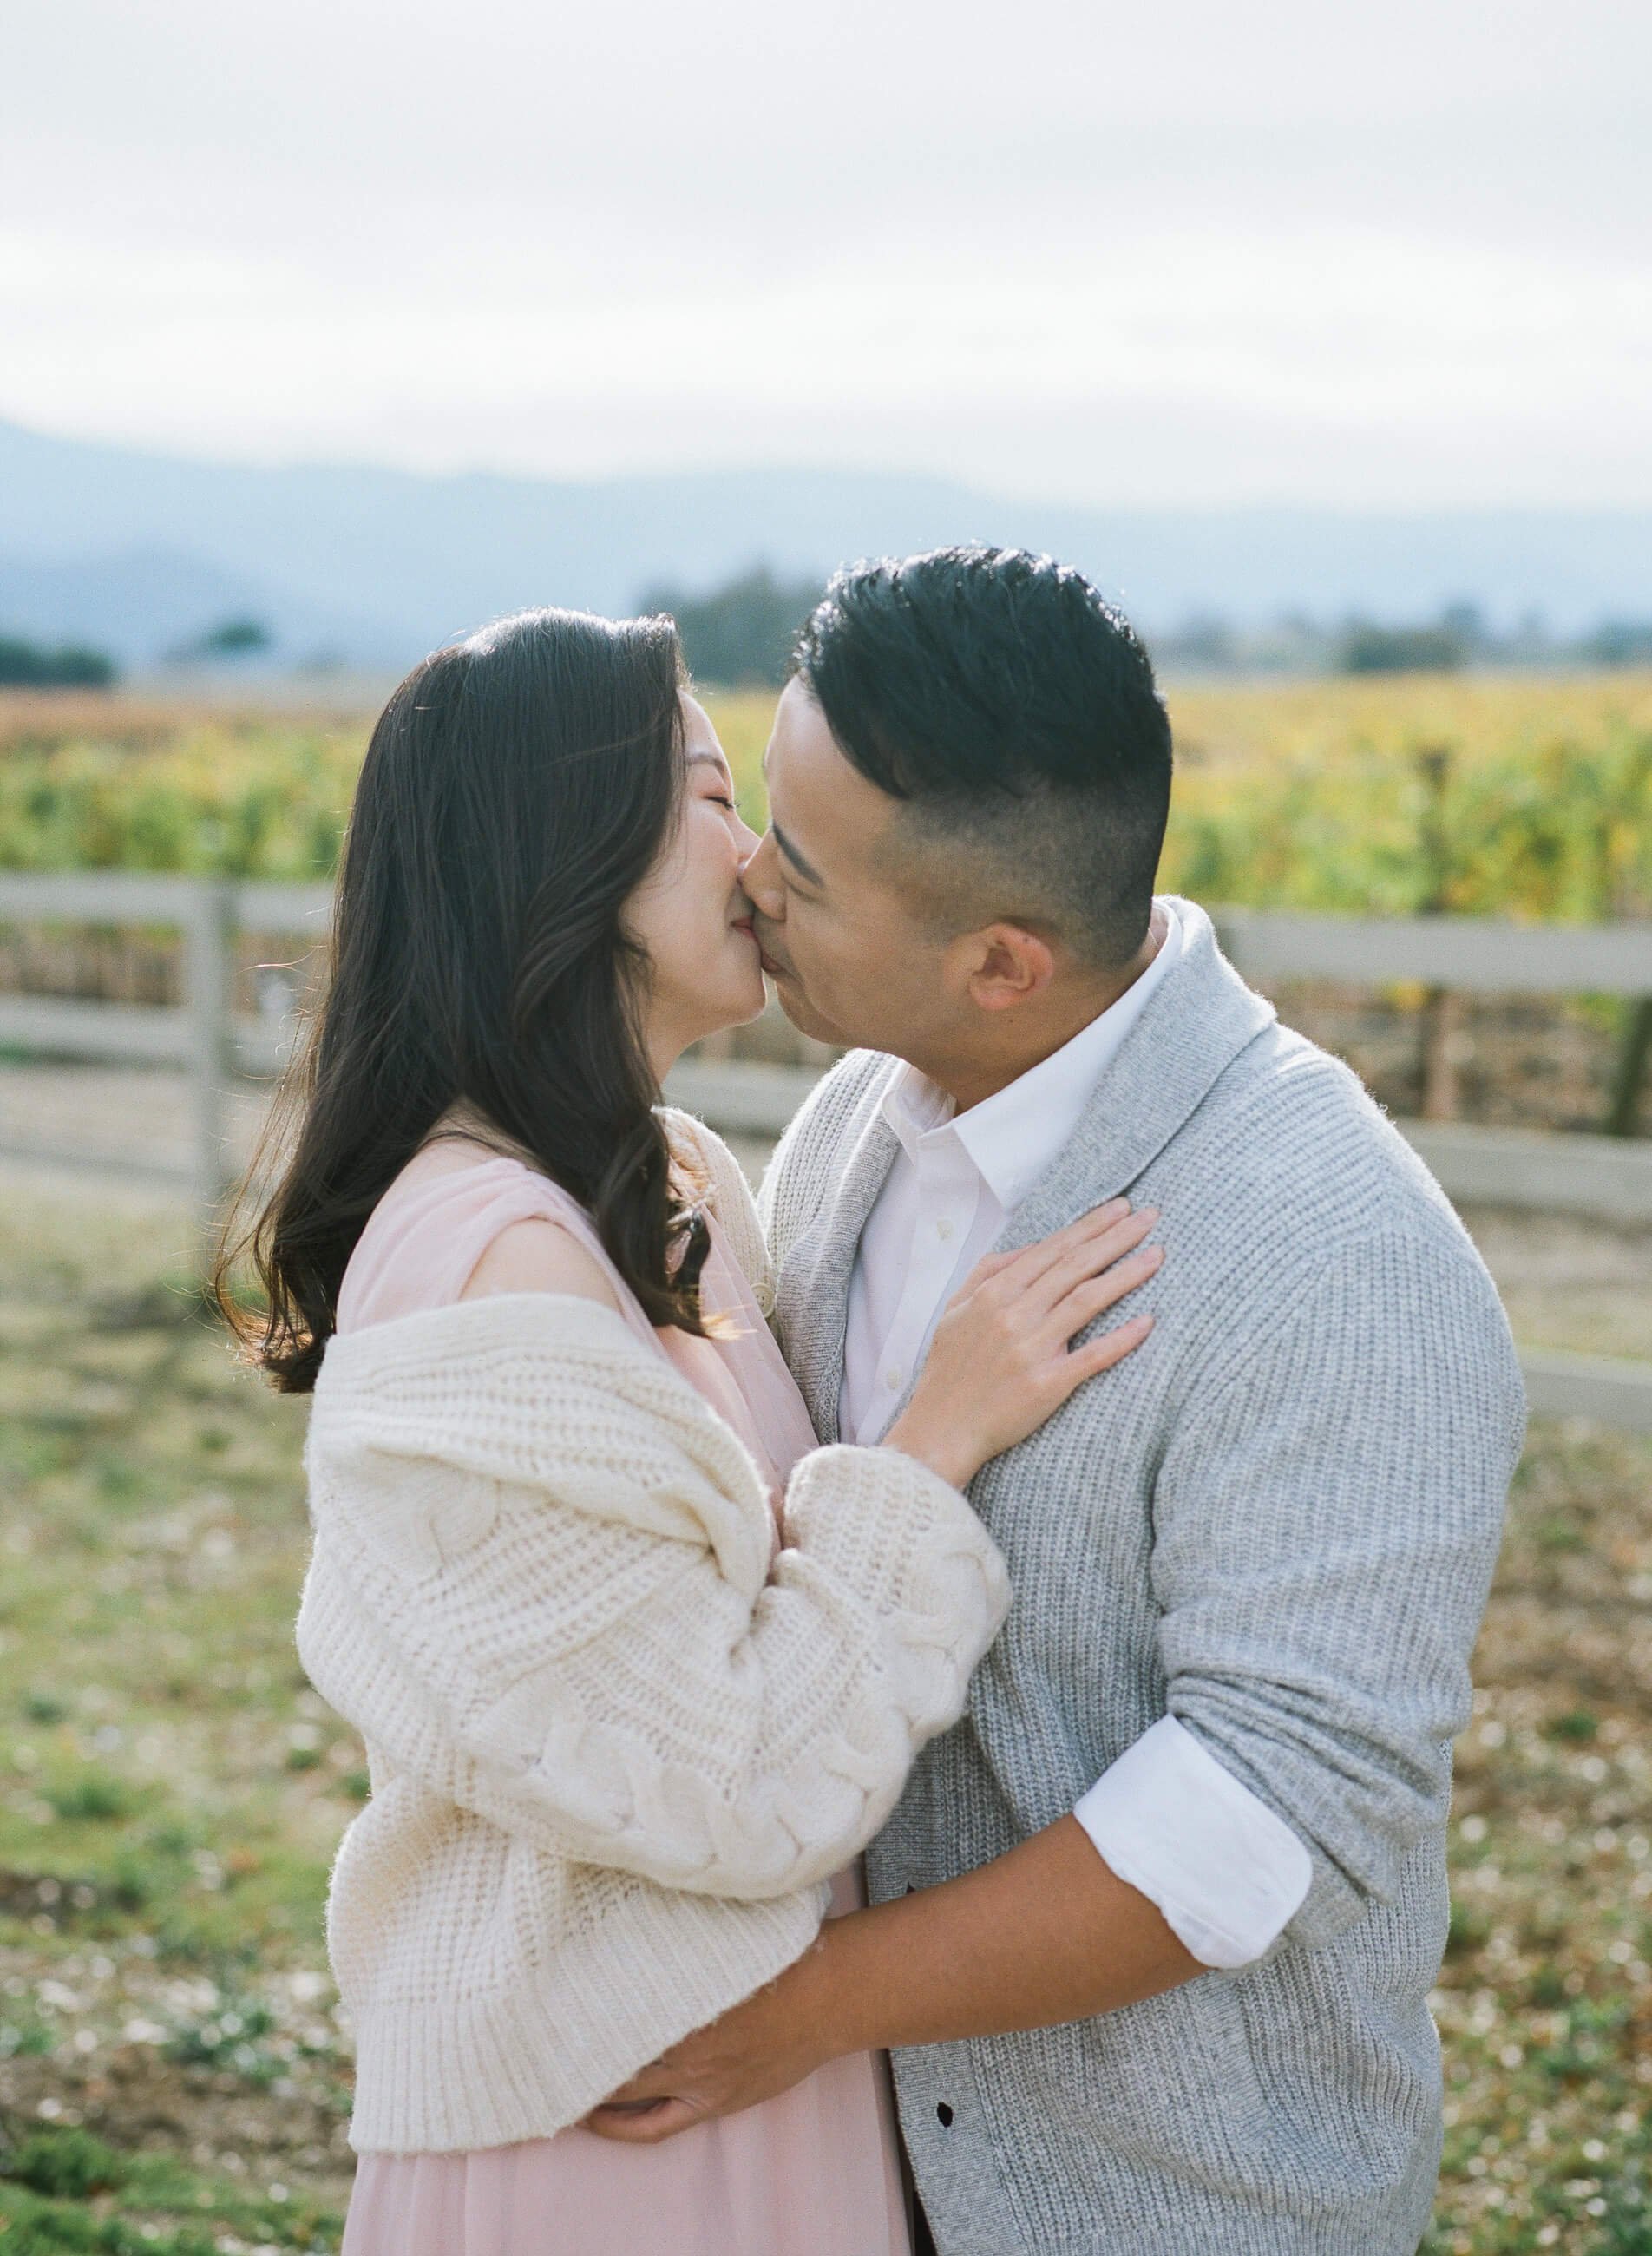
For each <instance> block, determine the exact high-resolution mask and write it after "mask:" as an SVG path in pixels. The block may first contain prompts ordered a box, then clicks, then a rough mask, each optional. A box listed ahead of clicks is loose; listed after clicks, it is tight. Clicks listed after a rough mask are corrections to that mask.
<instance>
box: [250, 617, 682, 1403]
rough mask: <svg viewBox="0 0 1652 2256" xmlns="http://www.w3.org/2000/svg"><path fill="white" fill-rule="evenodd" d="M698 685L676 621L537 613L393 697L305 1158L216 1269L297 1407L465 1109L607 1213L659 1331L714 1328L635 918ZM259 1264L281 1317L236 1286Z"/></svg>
mask: <svg viewBox="0 0 1652 2256" xmlns="http://www.w3.org/2000/svg"><path fill="white" fill-rule="evenodd" d="M684 680H685V674H684V669H683V663H682V654H681V648H680V645H679V644H678V641H677V633H676V629H675V627H674V624H673V623H672V622H671V620H669V619H668V618H644V619H618V620H617V619H602V618H594V617H589V616H587V615H586V614H584V613H582V612H578V611H560V610H537V611H523V612H520V613H519V614H517V615H516V616H515V617H512V618H506V619H501V620H499V621H498V622H497V623H496V624H494V625H492V626H489V627H484V629H482V631H480V632H479V633H477V634H474V635H472V636H471V637H470V638H469V640H468V641H465V642H463V643H460V644H458V645H455V646H454V647H453V648H450V649H446V650H441V651H438V652H435V654H434V656H433V657H430V658H427V659H426V660H425V661H424V663H423V664H422V665H421V666H417V667H415V669H414V670H413V673H410V674H409V675H408V677H407V679H406V681H404V682H403V683H402V685H401V687H399V689H398V690H397V691H396V693H395V694H394V695H393V696H392V698H391V700H390V702H389V704H388V705H386V706H385V710H384V713H383V714H382V716H380V718H379V721H378V726H377V727H376V728H375V730H373V735H372V741H371V744H369V746H368V751H367V758H366V761H365V763H364V766H363V768H362V772H361V779H360V780H359V782H358V783H357V788H356V799H355V804H354V807H352V810H351V814H350V820H349V834H348V835H347V837H346V840H345V845H344V853H343V859H342V866H341V869H340V872H339V880H338V892H337V899H336V902H335V909H334V917H333V931H332V943H331V957H330V963H329V970H328V981H327V985H326V990H325V993H324V997H323V999H322V1001H321V1005H320V1006H319V1009H318V1010H317V1012H316V1013H315V1015H314V1019H313V1021H312V1023H311V1026H310V1027H309V1029H308V1032H307V1036H306V1038H305V1039H304V1040H303V1041H302V1043H301V1045H300V1049H299V1052H298V1054H296V1055H295V1057H294V1060H293V1064H292V1066H291V1067H290V1068H289V1069H288V1072H287V1075H286V1078H285V1080H284V1082H283V1084H282V1088H281V1091H280V1093H279V1097H278V1101H277V1108H276V1115H275V1117H274V1118H273V1119H272V1126H271V1131H270V1138H272V1139H276V1140H277V1141H283V1140H286V1138H292V1139H293V1144H292V1157H291V1159H290V1161H289V1162H288V1163H287V1164H286V1167H285V1170H284V1172H283V1174H282V1175H281V1178H280V1181H279V1185H278V1187H277V1188H276V1190H275V1192H274V1194H273V1195H272V1197H271V1199H270V1200H269V1202H268V1203H267V1204H266V1205H265V1207H264V1209H263V1210H262V1211H261V1212H260V1213H259V1214H258V1216H257V1218H256V1220H254V1221H253V1222H252V1223H251V1226H250V1227H244V1228H243V1227H240V1226H238V1224H237V1213H244V1211H245V1209H246V1205H247V1203H248V1194H247V1187H246V1185H244V1186H243V1192H242V1195H241V1196H240V1197H239V1198H238V1199H237V1202H236V1205H235V1207H234V1208H233V1209H231V1215H230V1219H229V1223H228V1224H227V1225H226V1228H225V1230H224V1232H223V1236H222V1241H221V1244H220V1248H219V1257H218V1261H217V1264H216V1267H215V1275H214V1290H215V1297H216V1300H217V1302H218V1305H219V1307H220V1308H221V1309H222V1311H223V1314H224V1315H225V1317H226V1318H227V1320H228V1321H229V1323H230V1325H231V1327H232V1328H233V1329H234V1330H235V1332H236V1334H237V1336H238V1337H239V1338H240V1340H241V1342H242V1343H243V1346H244V1348H245V1349H246V1350H247V1352H248V1354H249V1356H250V1357H251V1360H252V1361H254V1362H256V1363H258V1364H261V1365H262V1366H263V1368H264V1369H265V1371H267V1372H268V1373H269V1374H270V1377H271V1378H272V1380H273V1382H274V1384H275V1385H276V1386H277V1387H278V1388H279V1390H280V1391H281V1392H283V1393H288V1394H300V1393H305V1392H308V1391H309V1389H310V1388H311V1387H313V1386H314V1383H315V1374H316V1371H317V1370H318V1368H319V1367H320V1364H321V1356H322V1353H323V1351H324V1350H325V1348H326V1346H327V1343H328V1338H329V1337H330V1336H331V1335H332V1332H333V1329H334V1327H335V1320H336V1311H337V1306H338V1289H339V1283H340V1280H341V1279H342V1276H343V1274H344V1265H345V1264H346V1262H347V1261H348V1260H349V1257H350V1253H351V1251H352V1250H353V1249H354V1247H355V1244H356V1241H357V1238H358V1237H360V1236H361V1232H362V1228H363V1225H364V1223H365V1222H366V1220H367V1217H368V1216H369V1215H370V1214H371V1212H372V1210H373V1208H374V1207H375V1205H377V1203H378V1200H379V1199H380V1198H381V1197H382V1195H384V1193H385V1190H386V1189H387V1188H388V1187H389V1185H390V1184H391V1182H392V1181H393V1180H394V1178H395V1177H396V1175H397V1174H399V1172H400V1170H401V1168H402V1167H404V1166H405V1165H406V1162H407V1160H409V1159H410V1158H411V1157H412V1156H413V1153H414V1152H415V1151H416V1150H417V1148H418V1147H419V1146H420V1143H421V1142H422V1141H423V1140H424V1139H425V1138H426V1137H427V1134H428V1133H429V1132H430V1130H431V1129H432V1128H433V1127H434V1124H435V1123H436V1122H437V1121H438V1119H439V1118H440V1117H441V1115H442V1114H443V1113H444V1112H445V1111H446V1110H448V1106H449V1105H451V1104H453V1103H455V1101H462V1102H463V1103H464V1105H465V1109H466V1110H467V1111H468V1112H469V1111H474V1112H477V1113H480V1114H481V1115H482V1116H484V1122H485V1123H486V1124H488V1125H490V1126H491V1128H492V1129H493V1130H495V1131H497V1132H499V1134H500V1135H501V1136H502V1137H503V1139H505V1142H506V1143H507V1144H508V1146H511V1147H513V1148H515V1149H516V1150H517V1151H518V1152H519V1155H520V1156H521V1157H523V1158H524V1159H526V1160H528V1161H529V1162H531V1164H533V1166H535V1167H539V1168H540V1169H541V1170H542V1171H543V1172H544V1173H545V1174H547V1175H548V1176H550V1177H551V1178H552V1180H553V1181H556V1182H558V1183H561V1185H562V1186H563V1188H565V1189H567V1190H568V1191H571V1192H572V1194H573V1195H574V1196H575V1198H576V1199H577V1200H578V1201H579V1202H580V1203H581V1204H582V1206H584V1207H585V1208H587V1209H589V1212H590V1214H591V1216H592V1217H593V1219H594V1221H595V1223H596V1225H597V1230H598V1232H599V1234H600V1236H601V1237H602V1241H603V1244H604V1246H605V1247H606V1249H607V1251H608V1252H609V1254H610V1255H611V1258H612V1259H613V1262H614V1264H615V1265H616V1267H617V1268H618V1271H619V1273H620V1275H621V1276H622V1277H623V1278H624V1279H625V1282H626V1284H627V1285H629V1286H630V1287H631V1289H632V1292H633V1293H635V1294H636V1295H637V1298H638V1300H639V1301H640V1302H641V1303H642V1306H643V1308H644V1309H645V1310H646V1313H647V1315H648V1316H649V1318H650V1319H651V1321H652V1322H654V1323H656V1324H678V1325H681V1326H682V1327H683V1328H684V1329H687V1330H689V1331H694V1332H702V1331H703V1329H704V1326H703V1324H702V1321H701V1317H700V1310H699V1275H700V1270H701V1267H702V1263H703V1261H704V1258H705V1253H706V1245H707V1241H706V1233H705V1224H704V1222H703V1219H702V1217H701V1216H700V1215H699V1214H698V1212H697V1211H696V1210H695V1209H691V1208H690V1209H685V1208H684V1207H682V1206H681V1204H680V1203H679V1202H678V1199H677V1195H676V1192H675V1190H674V1185H673V1182H672V1179H671V1170H670V1151H669V1147H668V1146H667V1141H666V1137H665V1132H664V1130H663V1128H662V1127H661V1125H660V1120H659V1117H658V1116H657V1115H656V1113H655V1112H654V1110H653V1105H654V1103H655V1100H656V1098H657V1096H658V1094H659V1091H658V1089H657V1088H656V1086H655V1083H654V1079H653V1072H652V1070H651V1068H650V1066H649V1063H648V1060H647V1056H646V1052H645V1050H644V1047H643V1042H642V1036H641V1031H640V1018H639V1003H640V1001H641V999H642V998H643V996H644V995H645V994H646V978H647V973H648V963H647V958H646V953H645V951H644V950H643V949H642V948H641V947H640V946H639V944H638V943H637V942H636V941H633V940H632V938H630V936H629V935H628V934H626V933H625V931H624V929H623V928H622V926H621V922H620V911H621V909H622V907H623V906H624V904H625V900H626V899H627V897H628V896H629V895H630V894H631V893H632V891H633V890H634V889H635V887H636V886H637V885H639V883H640V881H641V880H642V878H644V877H645V876H646V873H647V872H648V871H649V870H650V868H651V867H652V866H653V862H654V860H655V857H656V856H657V855H658V854H659V852H660V849H661V847H662V846H663V845H664V844H665V843H666V842H667V840H668V838H669V836H670V835H671V831H672V828H673V826H674V823H675V822H676V821H677V819H678V815H679V811H680V808H681V800H682V793H683V776H684V765H683V760H684V755H683V735H682V708H681V690H682V687H683V685H684ZM284 1123H286V1129H285V1134H284V1132H283V1124H284ZM268 1148H270V1145H269V1140H268V1139H266V1145H265V1149H266V1150H267V1149H268ZM259 1164H260V1163H259V1162H258V1161H255V1162H254V1171H255V1173H256V1171H257V1169H258V1167H259ZM253 1180H254V1175H253V1174H250V1175H249V1177H248V1183H251V1181H253ZM248 1254H250V1255H251V1259H252V1263H253V1265H254V1267H255V1269H256V1271H257V1273H258V1278H259V1280H260V1281H261V1282H262V1284H263V1287H264V1289H265V1294H266V1295H267V1299H268V1308H267V1311H264V1312H260V1313H258V1314H256V1315H254V1314H252V1313H250V1312H249V1310H248V1309H247V1308H246V1307H245V1306H244V1305H243V1304H240V1303H239V1302H238V1301H237V1297H236V1295H235V1293H234V1291H233V1288H232V1287H231V1283H230V1276H231V1272H232V1270H233V1268H234V1267H235V1265H236V1264H237V1261H238V1260H239V1259H241V1258H244V1257H245V1256H246V1255H248Z"/></svg>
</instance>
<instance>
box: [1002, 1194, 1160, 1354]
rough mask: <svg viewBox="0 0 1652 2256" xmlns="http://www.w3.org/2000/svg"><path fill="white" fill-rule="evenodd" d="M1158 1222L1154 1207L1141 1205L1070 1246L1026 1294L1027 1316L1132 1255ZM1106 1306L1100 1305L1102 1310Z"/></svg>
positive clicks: (1045, 1310)
mask: <svg viewBox="0 0 1652 2256" xmlns="http://www.w3.org/2000/svg"><path fill="white" fill-rule="evenodd" d="M1158 1220H1159V1209H1158V1208H1157V1207H1154V1206H1144V1207H1143V1208H1142V1209H1141V1211H1140V1214H1126V1215H1125V1216H1123V1217H1122V1218H1121V1219H1120V1220H1119V1221H1118V1222H1114V1223H1109V1224H1108V1225H1107V1226H1106V1228H1105V1229H1103V1230H1098V1231H1097V1232H1095V1234H1094V1235H1093V1236H1091V1237H1089V1238H1087V1239H1083V1240H1081V1241H1080V1243H1079V1244H1077V1245H1075V1246H1072V1247H1070V1249H1069V1251H1067V1252H1066V1253H1064V1254H1063V1256H1062V1258H1061V1259H1060V1260H1059V1261H1057V1262H1055V1264H1054V1265H1053V1266H1051V1267H1050V1268H1048V1269H1047V1270H1046V1271H1045V1272H1044V1273H1043V1275H1042V1276H1041V1278H1040V1279H1039V1280H1038V1282H1037V1284H1036V1285H1035V1286H1034V1287H1032V1288H1031V1289H1030V1290H1029V1292H1028V1293H1027V1312H1028V1314H1029V1315H1037V1316H1040V1317H1041V1316H1044V1315H1048V1314H1049V1313H1050V1312H1051V1311H1052V1310H1054V1309H1055V1308H1059V1307H1060V1306H1061V1304H1062V1302H1063V1301H1065V1300H1066V1299H1068V1297H1069V1296H1070V1294H1072V1293H1074V1292H1076V1291H1077V1290H1079V1289H1081V1288H1082V1287H1084V1285H1086V1284H1088V1283H1090V1282H1091V1281H1092V1280H1095V1279H1096V1278H1098V1277H1099V1276H1100V1275H1101V1274H1102V1273H1105V1271H1107V1270H1109V1269H1111V1268H1112V1266H1113V1265H1115V1264H1116V1263H1119V1262H1121V1261H1122V1260H1123V1258H1124V1257H1125V1255H1126V1254H1129V1253H1133V1252H1134V1251H1135V1250H1136V1248H1137V1247H1138V1246H1139V1245H1140V1243H1141V1241H1142V1239H1143V1238H1144V1237H1147V1235H1148V1233H1149V1232H1150V1231H1151V1230H1153V1229H1154V1227H1155V1226H1156V1225H1157V1223H1158ZM1110 1305H1111V1304H1110V1303H1109V1302H1107V1301H1104V1302H1103V1303H1102V1306H1103V1307H1104V1308H1105V1307H1108V1306H1110ZM1074 1329H1077V1326H1075V1327H1074Z"/></svg>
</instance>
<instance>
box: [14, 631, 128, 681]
mask: <svg viewBox="0 0 1652 2256" xmlns="http://www.w3.org/2000/svg"><path fill="white" fill-rule="evenodd" d="M116 672H117V669H116V665H115V661H114V659H112V658H109V657H108V656H107V655H106V654H105V652H102V651H101V650H88V649H87V648H86V647H85V646H84V645H82V644H81V643H61V644H59V645H56V646H51V645H46V644H45V643H39V642H26V641H25V640H24V639H23V638H21V637H19V636H17V635H0V688H4V689H107V688H109V687H110V686H111V685H112V684H113V682H114V681H115V680H116Z"/></svg>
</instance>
